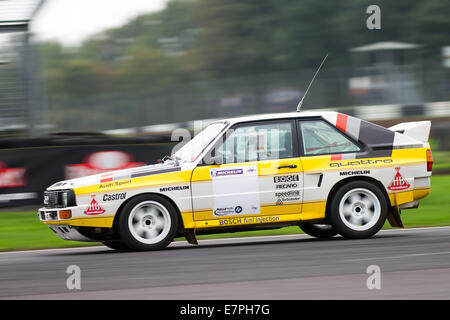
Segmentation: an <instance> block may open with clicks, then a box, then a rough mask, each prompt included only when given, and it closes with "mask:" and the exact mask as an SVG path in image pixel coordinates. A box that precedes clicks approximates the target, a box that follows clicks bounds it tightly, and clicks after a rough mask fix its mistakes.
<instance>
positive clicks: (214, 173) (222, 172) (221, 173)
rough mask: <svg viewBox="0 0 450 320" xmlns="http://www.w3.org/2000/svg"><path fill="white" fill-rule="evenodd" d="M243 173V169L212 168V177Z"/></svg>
mask: <svg viewBox="0 0 450 320" xmlns="http://www.w3.org/2000/svg"><path fill="white" fill-rule="evenodd" d="M243 173H244V170H242V169H227V170H212V171H211V177H223V176H234V175H238V174H243Z"/></svg>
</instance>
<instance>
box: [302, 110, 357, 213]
mask: <svg viewBox="0 0 450 320" xmlns="http://www.w3.org/2000/svg"><path fill="white" fill-rule="evenodd" d="M298 125H299V130H298V132H299V137H300V139H299V140H300V154H301V162H302V165H303V169H304V185H303V194H304V198H303V211H302V219H305V220H307V219H321V218H324V217H325V210H326V205H327V198H328V195H329V192H330V190H331V188H332V187H333V186H334V185H335V184H336V183H337V182H338V181H339V180H340V179H341V175H342V172H341V171H342V170H337V168H336V167H334V166H333V165H332V161H334V160H335V159H353V158H354V156H355V152H359V151H360V146H359V145H358V143H357V142H356V141H353V140H352V139H350V138H349V137H347V136H346V135H344V134H343V133H342V132H341V131H339V130H338V129H337V128H335V127H334V126H332V125H331V124H330V123H328V122H326V121H325V120H323V119H321V118H311V119H302V120H300V121H298Z"/></svg>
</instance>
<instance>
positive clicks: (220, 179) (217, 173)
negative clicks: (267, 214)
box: [209, 165, 261, 217]
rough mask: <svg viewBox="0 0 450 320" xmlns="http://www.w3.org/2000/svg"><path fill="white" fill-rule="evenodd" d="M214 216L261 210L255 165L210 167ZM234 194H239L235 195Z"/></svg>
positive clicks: (256, 212)
mask: <svg viewBox="0 0 450 320" xmlns="http://www.w3.org/2000/svg"><path fill="white" fill-rule="evenodd" d="M209 173H210V176H211V180H212V187H213V194H214V208H213V215H214V216H216V217H220V216H230V215H242V214H259V213H260V212H261V205H260V198H259V192H258V190H259V185H258V168H257V166H256V165H246V166H233V167H226V168H210V169H209ZM236 194H240V196H239V197H236Z"/></svg>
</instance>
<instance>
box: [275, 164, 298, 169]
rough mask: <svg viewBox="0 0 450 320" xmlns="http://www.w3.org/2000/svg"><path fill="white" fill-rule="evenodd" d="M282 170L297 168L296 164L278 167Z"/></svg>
mask: <svg viewBox="0 0 450 320" xmlns="http://www.w3.org/2000/svg"><path fill="white" fill-rule="evenodd" d="M282 168H297V165H296V164H290V165H286V166H279V167H278V169H282Z"/></svg>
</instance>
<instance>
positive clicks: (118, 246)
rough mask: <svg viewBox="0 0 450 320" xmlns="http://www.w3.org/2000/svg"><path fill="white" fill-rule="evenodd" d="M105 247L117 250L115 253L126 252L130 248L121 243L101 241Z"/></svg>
mask: <svg viewBox="0 0 450 320" xmlns="http://www.w3.org/2000/svg"><path fill="white" fill-rule="evenodd" d="M102 243H103V244H104V245H105V246H107V247H108V248H111V249H114V250H117V251H127V250H130V248H129V247H128V246H126V245H125V244H124V243H123V242H121V241H103V242H102Z"/></svg>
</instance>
